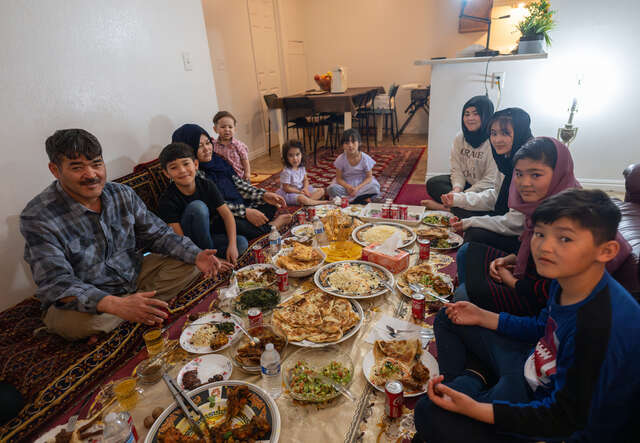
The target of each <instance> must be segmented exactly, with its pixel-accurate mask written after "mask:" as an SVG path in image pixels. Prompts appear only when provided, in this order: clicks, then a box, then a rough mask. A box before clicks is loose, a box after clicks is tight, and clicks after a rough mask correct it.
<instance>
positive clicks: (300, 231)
mask: <svg viewBox="0 0 640 443" xmlns="http://www.w3.org/2000/svg"><path fill="white" fill-rule="evenodd" d="M305 229H311V234H305V233H304V232H303V231H304V230H305ZM291 233H292V234H293V235H295V236H296V237H301V238H304V237H313V235H314V232H313V225H312V224H311V223H306V224H304V225H298V226H294V227H293V228H291Z"/></svg>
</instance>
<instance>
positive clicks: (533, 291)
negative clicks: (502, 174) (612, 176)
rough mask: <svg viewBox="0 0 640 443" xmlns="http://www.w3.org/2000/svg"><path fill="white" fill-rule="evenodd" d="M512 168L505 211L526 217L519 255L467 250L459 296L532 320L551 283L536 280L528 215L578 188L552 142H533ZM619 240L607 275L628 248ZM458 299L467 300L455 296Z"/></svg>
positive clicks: (567, 157) (569, 164) (566, 158)
mask: <svg viewBox="0 0 640 443" xmlns="http://www.w3.org/2000/svg"><path fill="white" fill-rule="evenodd" d="M513 163H514V171H513V179H512V181H511V187H510V189H509V207H510V208H511V209H515V210H516V211H519V212H521V213H523V214H524V215H525V226H524V232H523V233H522V235H521V236H520V248H519V249H518V254H517V255H515V254H510V255H507V254H506V253H504V252H502V251H499V250H497V249H494V248H491V247H488V246H484V245H478V244H474V243H472V244H470V245H469V247H468V250H467V252H466V262H467V263H468V265H467V267H466V268H467V269H466V279H465V287H464V288H463V290H464V291H466V296H467V297H468V299H469V300H470V301H471V302H473V303H474V304H476V305H478V306H480V307H482V308H484V309H488V310H491V311H494V312H509V313H511V314H516V315H535V314H537V313H538V312H539V311H540V309H541V308H542V307H544V306H545V305H546V303H547V298H548V287H549V283H550V280H548V279H545V278H543V277H541V276H540V275H538V273H537V272H536V269H535V265H534V263H533V259H532V258H531V237H532V236H533V224H532V223H531V215H532V214H533V211H535V209H536V208H537V207H538V205H539V204H540V203H542V202H543V201H544V200H545V199H547V198H549V197H551V196H552V195H555V194H558V193H560V192H562V191H564V190H565V189H569V188H579V187H581V186H580V183H579V182H578V181H577V180H576V178H575V176H574V174H573V160H572V158H571V154H570V152H569V149H568V148H567V147H566V146H565V145H564V144H563V143H561V142H559V141H558V140H556V139H554V138H551V137H536V138H534V139H531V140H530V141H528V142H527V143H526V144H524V145H523V146H522V148H520V150H519V151H518V152H517V153H516V154H515V156H514V157H513ZM617 240H618V242H619V243H620V252H619V253H618V255H617V256H616V258H615V259H614V260H612V261H611V262H609V263H608V265H607V269H608V270H609V272H613V271H614V270H615V269H617V268H618V267H619V266H620V265H621V264H622V263H623V262H624V260H625V259H626V257H627V256H628V255H629V252H630V246H629V244H628V243H627V242H626V241H624V239H622V237H621V236H620V234H618V238H617ZM471 263H484V270H485V272H478V271H479V269H478V268H477V267H475V269H473V268H474V266H470V264H471ZM487 274H488V275H487ZM457 298H458V299H464V298H466V297H465V296H464V294H457Z"/></svg>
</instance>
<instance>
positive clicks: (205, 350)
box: [180, 312, 242, 354]
mask: <svg viewBox="0 0 640 443" xmlns="http://www.w3.org/2000/svg"><path fill="white" fill-rule="evenodd" d="M209 321H219V322H224V321H232V322H234V323H235V324H236V326H235V332H234V333H233V335H232V336H231V337H229V342H228V343H227V344H226V345H224V346H222V347H221V348H218V349H216V350H215V351H214V350H212V349H211V348H210V347H209V346H194V345H192V344H191V343H190V342H189V340H190V339H191V337H192V336H193V334H194V333H195V332H196V331H197V330H198V326H197V324H198V323H206V322H209ZM241 324H242V320H241V319H240V317H238V316H237V315H234V314H231V317H230V318H224V316H223V315H222V312H209V313H208V314H205V315H203V316H202V317H200V318H199V319H197V320H196V321H195V322H194V324H192V325H189V326H187V327H186V328H184V330H183V331H182V334H180V347H181V348H182V349H184V350H185V351H187V352H191V353H193V354H211V353H212V352H218V351H222V350H223V349H226V348H228V347H229V346H231V343H232V342H233V341H235V340H236V339H237V338H238V337H239V336H240V334H242V332H241V331H240V328H239V327H238V325H241Z"/></svg>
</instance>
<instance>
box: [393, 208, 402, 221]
mask: <svg viewBox="0 0 640 443" xmlns="http://www.w3.org/2000/svg"><path fill="white" fill-rule="evenodd" d="M391 218H392V219H394V220H398V219H399V218H400V208H398V206H397V205H393V206H391Z"/></svg>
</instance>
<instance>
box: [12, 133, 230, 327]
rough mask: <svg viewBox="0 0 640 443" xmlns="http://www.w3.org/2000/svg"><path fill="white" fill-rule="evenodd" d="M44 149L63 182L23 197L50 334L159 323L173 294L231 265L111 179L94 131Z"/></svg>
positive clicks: (30, 255) (57, 138) (52, 140)
mask: <svg viewBox="0 0 640 443" xmlns="http://www.w3.org/2000/svg"><path fill="white" fill-rule="evenodd" d="M46 151H47V154H48V156H49V160H50V163H49V170H50V171H51V173H52V174H53V175H54V176H55V178H56V179H57V180H56V181H54V182H53V183H52V184H51V185H49V186H48V187H47V188H45V190H44V191H42V192H41V193H40V194H39V195H37V196H36V197H35V198H34V199H33V200H31V201H30V202H29V203H28V204H27V206H26V207H25V209H24V210H23V211H22V214H21V215H20V230H21V232H22V235H23V236H24V238H25V240H26V245H25V251H24V258H25V260H26V261H27V263H28V264H29V265H30V266H31V271H32V273H33V278H34V280H35V282H36V284H37V286H38V289H37V291H36V296H37V297H38V298H39V299H40V301H41V302H42V308H43V311H44V312H45V313H44V318H43V320H44V323H45V325H46V326H47V328H48V329H49V331H50V332H53V333H56V334H59V335H61V336H63V337H64V338H66V339H69V340H77V339H81V338H85V337H89V336H92V335H94V334H97V333H100V332H109V331H111V330H112V329H114V328H115V327H116V326H118V325H119V324H120V323H121V322H122V321H124V320H128V321H132V322H138V323H144V324H147V325H160V324H162V322H163V320H164V319H165V318H167V312H166V310H167V308H168V305H167V300H170V299H171V298H173V297H174V296H176V295H177V294H178V292H180V290H182V289H183V288H184V287H186V286H187V285H189V284H190V283H192V282H193V281H194V280H195V279H196V278H198V276H199V275H200V272H203V273H204V274H205V275H206V276H212V275H216V274H217V273H218V270H220V269H221V268H224V267H226V266H228V265H227V264H226V263H221V262H220V261H219V260H218V259H217V258H216V257H215V251H212V250H204V251H203V250H201V249H200V248H198V247H197V246H196V245H195V244H193V242H192V241H191V240H190V239H189V238H187V237H181V236H178V235H176V234H175V233H174V232H173V230H172V229H171V228H170V227H168V226H167V225H166V224H165V223H164V222H163V221H162V220H160V219H159V218H158V217H156V216H155V215H154V214H152V213H151V212H150V211H148V210H147V208H146V206H145V204H144V202H143V201H142V200H141V199H140V197H138V196H137V194H136V193H135V192H134V191H133V189H131V188H130V187H128V186H125V185H121V184H118V183H112V182H107V181H106V169H105V165H104V161H103V159H102V148H101V146H100V143H99V142H98V140H97V139H96V138H95V137H94V136H93V135H92V134H90V133H89V132H87V131H85V130H82V129H64V130H60V131H56V132H55V133H54V134H53V135H52V136H51V137H49V138H48V139H47V141H46ZM143 250H149V251H151V252H152V254H149V255H146V256H143V252H142V251H143ZM194 265H195V266H194Z"/></svg>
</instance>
